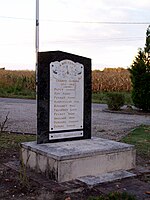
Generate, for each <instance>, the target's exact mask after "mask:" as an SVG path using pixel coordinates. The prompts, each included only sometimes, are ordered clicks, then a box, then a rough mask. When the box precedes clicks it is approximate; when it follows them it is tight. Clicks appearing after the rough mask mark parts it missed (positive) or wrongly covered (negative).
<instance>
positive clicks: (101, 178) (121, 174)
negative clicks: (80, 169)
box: [77, 170, 136, 186]
mask: <svg viewBox="0 0 150 200" xmlns="http://www.w3.org/2000/svg"><path fill="white" fill-rule="evenodd" d="M134 176H136V175H135V174H133V173H130V172H127V171H121V170H120V171H114V172H109V173H105V174H100V175H97V176H85V177H81V178H77V179H78V180H79V181H81V182H84V183H86V184H87V185H90V186H94V185H98V184H101V183H106V182H112V181H116V180H120V179H123V178H130V177H134Z"/></svg>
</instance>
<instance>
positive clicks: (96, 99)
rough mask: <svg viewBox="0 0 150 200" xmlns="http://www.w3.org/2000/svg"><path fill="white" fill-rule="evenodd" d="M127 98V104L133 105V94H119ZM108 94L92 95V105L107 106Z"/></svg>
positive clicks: (98, 93)
mask: <svg viewBox="0 0 150 200" xmlns="http://www.w3.org/2000/svg"><path fill="white" fill-rule="evenodd" d="M118 93H121V94H123V95H124V96H125V104H129V105H132V104H133V102H132V98H131V93H129V92H118ZM106 98H107V92H97V93H92V103H102V104H103V103H105V104H106Z"/></svg>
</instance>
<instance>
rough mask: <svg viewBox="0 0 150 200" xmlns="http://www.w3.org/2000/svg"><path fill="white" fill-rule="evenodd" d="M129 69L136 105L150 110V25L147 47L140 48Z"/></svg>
mask: <svg viewBox="0 0 150 200" xmlns="http://www.w3.org/2000/svg"><path fill="white" fill-rule="evenodd" d="M129 71H130V74H131V81H132V87H133V90H132V100H133V103H134V105H135V106H136V107H137V108H140V109H142V110H144V111H150V26H149V27H148V29H147V32H146V44H145V48H144V50H143V49H139V51H138V55H137V56H136V57H135V59H134V61H133V64H132V65H131V68H130V69H129Z"/></svg>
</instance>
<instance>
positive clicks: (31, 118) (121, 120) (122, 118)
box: [0, 98, 150, 141]
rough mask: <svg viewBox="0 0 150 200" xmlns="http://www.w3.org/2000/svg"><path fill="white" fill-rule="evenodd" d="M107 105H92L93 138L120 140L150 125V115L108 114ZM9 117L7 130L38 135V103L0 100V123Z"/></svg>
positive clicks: (23, 100) (7, 99) (20, 100)
mask: <svg viewBox="0 0 150 200" xmlns="http://www.w3.org/2000/svg"><path fill="white" fill-rule="evenodd" d="M106 108H107V105H105V104H92V136H97V137H102V138H106V139H113V140H117V141H118V140H120V139H121V137H123V136H124V135H126V134H127V133H128V132H129V131H130V130H131V129H134V128H135V127H137V126H139V125H141V124H145V125H150V115H128V114H116V113H107V112H104V111H103V110H104V109H106ZM8 113H9V115H8V121H7V126H8V128H7V130H8V131H10V132H21V133H31V134H36V101H35V100H27V99H10V98H0V122H3V121H4V120H5V117H6V115H7V114H8Z"/></svg>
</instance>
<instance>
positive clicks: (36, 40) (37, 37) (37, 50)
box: [35, 0, 39, 140]
mask: <svg viewBox="0 0 150 200" xmlns="http://www.w3.org/2000/svg"><path fill="white" fill-rule="evenodd" d="M38 52H39V0H36V29H35V53H36V61H35V62H36V63H35V65H36V66H35V68H36V69H35V73H36V80H35V82H36V107H37V90H38V89H37V88H38ZM36 112H37V111H36ZM36 116H37V114H36ZM36 119H37V117H36ZM36 124H37V120H36ZM36 127H37V125H36ZM36 140H37V134H36Z"/></svg>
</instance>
